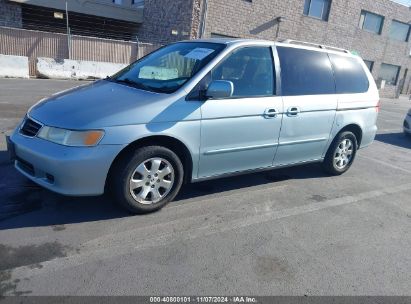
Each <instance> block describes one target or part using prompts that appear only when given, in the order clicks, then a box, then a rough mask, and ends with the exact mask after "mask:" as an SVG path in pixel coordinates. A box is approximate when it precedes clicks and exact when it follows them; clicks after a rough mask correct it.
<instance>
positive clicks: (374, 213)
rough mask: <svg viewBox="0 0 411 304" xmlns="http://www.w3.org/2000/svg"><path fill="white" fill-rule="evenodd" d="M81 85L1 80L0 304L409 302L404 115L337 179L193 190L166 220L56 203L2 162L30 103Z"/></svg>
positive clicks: (82, 201) (396, 107)
mask: <svg viewBox="0 0 411 304" xmlns="http://www.w3.org/2000/svg"><path fill="white" fill-rule="evenodd" d="M79 84H81V83H80V82H73V81H52V80H13V79H2V80H0V130H1V133H2V134H1V141H0V295H239V294H241V295H244V294H245V295H247V294H248V295H411V289H410V286H411V276H410V273H411V254H410V252H411V199H410V197H411V138H409V137H406V136H404V135H403V133H402V122H403V118H404V117H405V115H406V112H407V110H408V108H409V107H411V103H410V102H409V101H408V100H406V99H400V100H383V101H382V104H381V105H382V108H381V111H380V117H379V121H378V126H379V134H378V135H377V137H376V141H375V142H374V143H373V145H372V146H370V147H369V148H366V149H364V150H360V151H359V153H358V155H357V159H356V161H355V163H354V165H353V166H352V168H351V169H350V170H349V171H348V172H347V173H346V174H345V175H343V176H339V177H329V176H327V175H326V174H324V173H323V171H322V170H321V167H320V165H318V164H317V165H308V166H302V167H294V168H289V169H281V170H274V171H271V172H266V173H259V174H250V175H244V176H238V177H233V178H226V179H221V180H215V181H210V182H203V183H199V184H194V185H187V186H185V187H184V188H183V190H182V193H181V194H180V195H179V196H178V197H177V199H176V201H175V202H173V203H171V204H170V205H168V206H167V207H166V208H164V209H163V210H161V211H160V212H157V213H153V214H149V215H144V216H130V215H129V214H128V213H126V212H124V211H123V210H122V209H121V208H119V207H117V206H116V205H115V204H114V203H113V202H112V201H111V199H110V198H109V197H92V198H76V197H64V196H60V195H57V194H54V193H51V192H49V191H46V190H43V189H41V188H39V187H37V186H36V185H35V184H33V183H31V182H29V181H27V180H26V179H25V178H23V177H21V176H20V175H18V174H17V172H16V171H15V170H14V169H13V168H12V166H11V164H9V163H8V162H7V160H6V152H5V140H4V135H5V134H9V133H10V132H11V131H12V129H13V128H14V127H15V125H16V124H17V123H18V121H19V120H20V119H21V117H22V116H23V115H24V113H25V111H26V110H27V109H28V108H29V107H30V106H31V105H33V104H34V103H35V102H36V101H37V100H39V99H41V98H42V97H44V96H47V95H50V94H52V93H54V92H57V91H60V90H63V89H67V88H69V87H73V86H76V85H79Z"/></svg>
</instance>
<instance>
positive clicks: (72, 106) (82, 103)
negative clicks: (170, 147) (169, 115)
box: [29, 80, 176, 129]
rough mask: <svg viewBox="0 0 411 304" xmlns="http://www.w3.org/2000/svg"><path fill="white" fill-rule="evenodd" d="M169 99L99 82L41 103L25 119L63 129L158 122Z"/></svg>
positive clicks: (62, 93) (169, 102)
mask: <svg viewBox="0 0 411 304" xmlns="http://www.w3.org/2000/svg"><path fill="white" fill-rule="evenodd" d="M172 96H173V94H172V95H167V94H158V93H153V92H147V91H144V90H140V89H136V88H132V87H128V86H125V85H121V84H118V83H115V82H111V81H106V80H101V81H97V82H94V83H91V84H89V85H84V86H80V87H77V88H74V89H70V90H68V91H64V92H61V93H57V94H55V95H53V96H51V97H50V98H47V99H44V100H42V101H41V102H39V103H38V104H36V105H35V106H33V107H32V108H31V109H30V111H29V115H30V117H32V118H34V119H36V120H38V121H40V122H41V123H44V124H46V125H48V126H53V127H60V128H67V129H84V128H103V127H110V126H117V125H130V124H139V123H148V122H151V121H153V120H155V122H159V121H158V120H156V117H158V114H159V113H161V112H162V111H163V110H164V109H165V108H167V107H168V106H169V105H170V104H171V103H172V102H173V101H176V97H175V96H174V97H172ZM164 119H166V118H164Z"/></svg>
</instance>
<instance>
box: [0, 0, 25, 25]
mask: <svg viewBox="0 0 411 304" xmlns="http://www.w3.org/2000/svg"><path fill="white" fill-rule="evenodd" d="M0 26H9V27H17V28H21V27H22V20H21V6H20V5H19V4H15V3H10V2H8V1H6V0H0Z"/></svg>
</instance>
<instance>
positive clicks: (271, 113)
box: [264, 108, 278, 118]
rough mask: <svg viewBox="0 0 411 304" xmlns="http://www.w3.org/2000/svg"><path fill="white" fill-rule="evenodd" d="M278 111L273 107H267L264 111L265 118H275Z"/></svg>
mask: <svg viewBox="0 0 411 304" xmlns="http://www.w3.org/2000/svg"><path fill="white" fill-rule="evenodd" d="M277 114H278V111H277V110H276V109H274V108H268V109H266V110H265V111H264V117H265V118H275V117H277Z"/></svg>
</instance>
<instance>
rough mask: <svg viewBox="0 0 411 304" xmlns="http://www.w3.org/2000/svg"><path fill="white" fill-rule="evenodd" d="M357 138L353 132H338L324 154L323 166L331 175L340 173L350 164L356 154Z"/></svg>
mask: <svg viewBox="0 0 411 304" xmlns="http://www.w3.org/2000/svg"><path fill="white" fill-rule="evenodd" d="M357 148H358V147H357V138H356V136H355V135H354V133H352V132H349V131H346V132H342V133H339V134H338V135H337V136H336V138H335V139H334V141H333V142H332V144H331V146H330V147H329V149H328V151H327V154H326V156H325V159H324V162H323V166H324V169H325V170H326V171H327V172H328V173H330V174H331V175H341V174H343V173H344V172H346V171H347V170H348V169H349V168H350V167H351V165H352V163H353V162H354V159H355V155H356V154H357Z"/></svg>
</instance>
